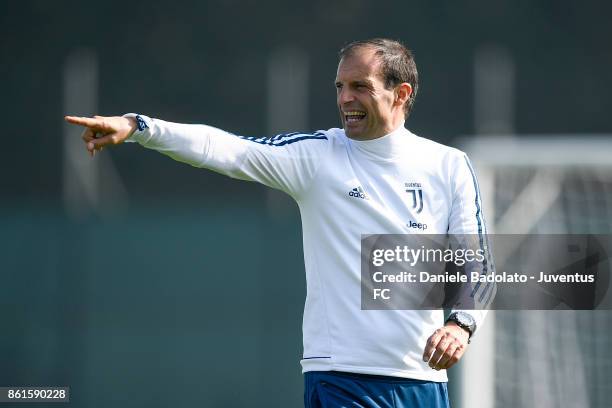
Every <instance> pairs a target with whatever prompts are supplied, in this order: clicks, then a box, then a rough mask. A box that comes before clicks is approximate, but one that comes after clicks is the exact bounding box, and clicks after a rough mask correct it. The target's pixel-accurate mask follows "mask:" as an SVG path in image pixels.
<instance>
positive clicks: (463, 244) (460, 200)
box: [448, 153, 497, 328]
mask: <svg viewBox="0 0 612 408" xmlns="http://www.w3.org/2000/svg"><path fill="white" fill-rule="evenodd" d="M451 188H452V194H453V201H452V207H451V214H450V217H449V227H448V233H449V235H450V239H451V244H452V245H453V246H454V247H459V248H464V249H471V250H474V251H481V253H482V254H483V259H482V260H480V259H478V260H474V261H473V262H468V263H466V265H465V271H466V272H468V275H469V274H470V273H471V272H477V273H478V274H479V275H480V276H483V275H488V274H491V273H494V272H495V265H494V262H493V257H492V255H491V252H490V246H489V241H488V238H487V227H486V222H485V218H484V213H483V205H482V200H481V197H480V187H479V185H478V180H477V178H476V174H475V172H474V168H473V166H472V164H471V163H470V160H469V159H468V157H467V155H465V154H464V153H460V154H458V155H457V156H456V158H455V160H454V164H453V169H452V182H451ZM496 290H497V288H496V285H495V283H481V282H476V283H471V284H470V285H467V286H466V287H465V290H464V293H463V295H462V304H463V305H466V306H464V307H466V308H467V309H461V308H460V307H459V308H458V309H454V310H453V311H459V310H461V311H463V312H465V313H468V314H470V315H471V316H472V317H474V320H475V321H476V328H478V327H480V326H481V325H482V323H483V321H484V319H485V316H486V314H487V307H488V305H489V304H490V303H491V301H492V300H493V298H494V296H495V293H496ZM468 306H469V307H468Z"/></svg>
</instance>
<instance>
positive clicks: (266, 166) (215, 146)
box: [125, 114, 329, 198]
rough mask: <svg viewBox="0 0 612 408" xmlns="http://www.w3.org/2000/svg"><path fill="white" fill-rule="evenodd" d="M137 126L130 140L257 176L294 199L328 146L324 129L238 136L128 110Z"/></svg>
mask: <svg viewBox="0 0 612 408" xmlns="http://www.w3.org/2000/svg"><path fill="white" fill-rule="evenodd" d="M125 116H129V117H134V118H136V119H137V122H138V130H136V131H135V132H134V134H133V135H132V136H131V137H130V138H129V139H128V141H129V142H137V143H139V144H141V145H142V146H144V147H146V148H148V149H153V150H156V151H158V152H160V153H163V154H165V155H167V156H169V157H171V158H173V159H174V160H177V161H180V162H184V163H187V164H190V165H192V166H195V167H202V168H207V169H210V170H213V171H215V172H218V173H221V174H224V175H227V176H229V177H233V178H237V179H241V180H249V181H256V182H259V183H262V184H265V185H266V186H269V187H272V188H276V189H279V190H281V191H284V192H286V193H288V194H290V195H291V196H293V197H294V198H298V197H300V195H301V194H302V193H303V192H304V191H306V190H307V189H308V187H309V185H310V183H311V182H312V180H313V178H314V176H315V174H316V172H317V169H318V167H319V164H320V163H321V162H322V160H323V157H324V155H325V154H326V152H327V151H328V149H329V140H328V137H327V135H326V133H325V132H323V131H319V132H315V133H287V134H281V135H277V136H274V137H272V138H255V137H243V136H236V135H234V134H231V133H228V132H226V131H223V130H221V129H218V128H215V127H212V126H207V125H188V124H179V123H172V122H166V121H163V120H159V119H152V118H149V117H147V116H144V115H135V114H128V115H125Z"/></svg>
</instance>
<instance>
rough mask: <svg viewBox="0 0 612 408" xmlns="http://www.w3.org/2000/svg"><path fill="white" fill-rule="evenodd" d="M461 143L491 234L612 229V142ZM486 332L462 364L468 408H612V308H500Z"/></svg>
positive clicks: (463, 402) (581, 138)
mask: <svg viewBox="0 0 612 408" xmlns="http://www.w3.org/2000/svg"><path fill="white" fill-rule="evenodd" d="M461 147H462V148H463V150H464V151H466V152H467V153H468V155H469V156H470V158H471V160H472V161H473V163H474V166H475V167H476V171H477V173H478V177H479V180H480V188H481V191H482V199H483V203H484V212H485V215H486V217H487V222H488V224H489V225H488V226H489V232H490V233H500V234H611V233H612V137H610V136H604V135H602V136H597V137H594V136H587V135H572V136H564V137H524V136H522V137H521V138H498V137H488V138H473V139H470V140H466V141H465V143H463V144H462V145H461ZM482 331H483V332H482V333H479V335H478V336H477V337H476V338H475V339H474V342H473V344H472V346H471V348H472V352H471V353H470V352H469V351H468V353H467V354H466V358H465V361H464V362H462V364H461V368H460V376H459V383H460V392H459V394H460V395H459V399H458V401H457V402H459V406H460V407H463V408H467V407H482V408H486V407H497V408H505V407H535V406H537V407H540V408H548V407H550V408H552V407H602V408H603V407H608V406H610V395H612V353H611V350H612V313H610V311H605V310H597V311H572V310H562V311H561V310H559V311H557V310H554V311H539V310H525V311H493V312H490V313H489V316H488V317H487V322H486V323H485V325H484V326H483V328H482Z"/></svg>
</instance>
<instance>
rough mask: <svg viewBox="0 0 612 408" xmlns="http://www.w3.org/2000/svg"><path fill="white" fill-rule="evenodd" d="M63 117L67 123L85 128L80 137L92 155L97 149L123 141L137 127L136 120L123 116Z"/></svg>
mask: <svg viewBox="0 0 612 408" xmlns="http://www.w3.org/2000/svg"><path fill="white" fill-rule="evenodd" d="M64 119H65V120H66V122H68V123H72V124H74V125H80V126H83V127H84V128H85V130H84V131H83V133H82V135H81V138H82V139H83V141H84V142H85V144H86V147H87V151H88V152H89V154H90V155H91V156H92V157H93V155H94V154H95V152H96V151H97V150H102V149H103V148H104V147H106V146H110V145H117V144H121V143H123V142H124V141H125V140H126V139H127V138H128V137H130V136H131V135H132V133H134V131H135V130H136V127H137V124H136V120H134V119H133V118H125V117H123V116H94V117H93V118H84V117H78V116H65V117H64Z"/></svg>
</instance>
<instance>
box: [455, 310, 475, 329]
mask: <svg viewBox="0 0 612 408" xmlns="http://www.w3.org/2000/svg"><path fill="white" fill-rule="evenodd" d="M455 317H456V318H457V321H458V322H459V323H461V324H463V325H465V326H468V327H470V326H472V325H474V318H473V317H472V316H470V315H469V314H467V313H463V312H457V314H456V315H455Z"/></svg>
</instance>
